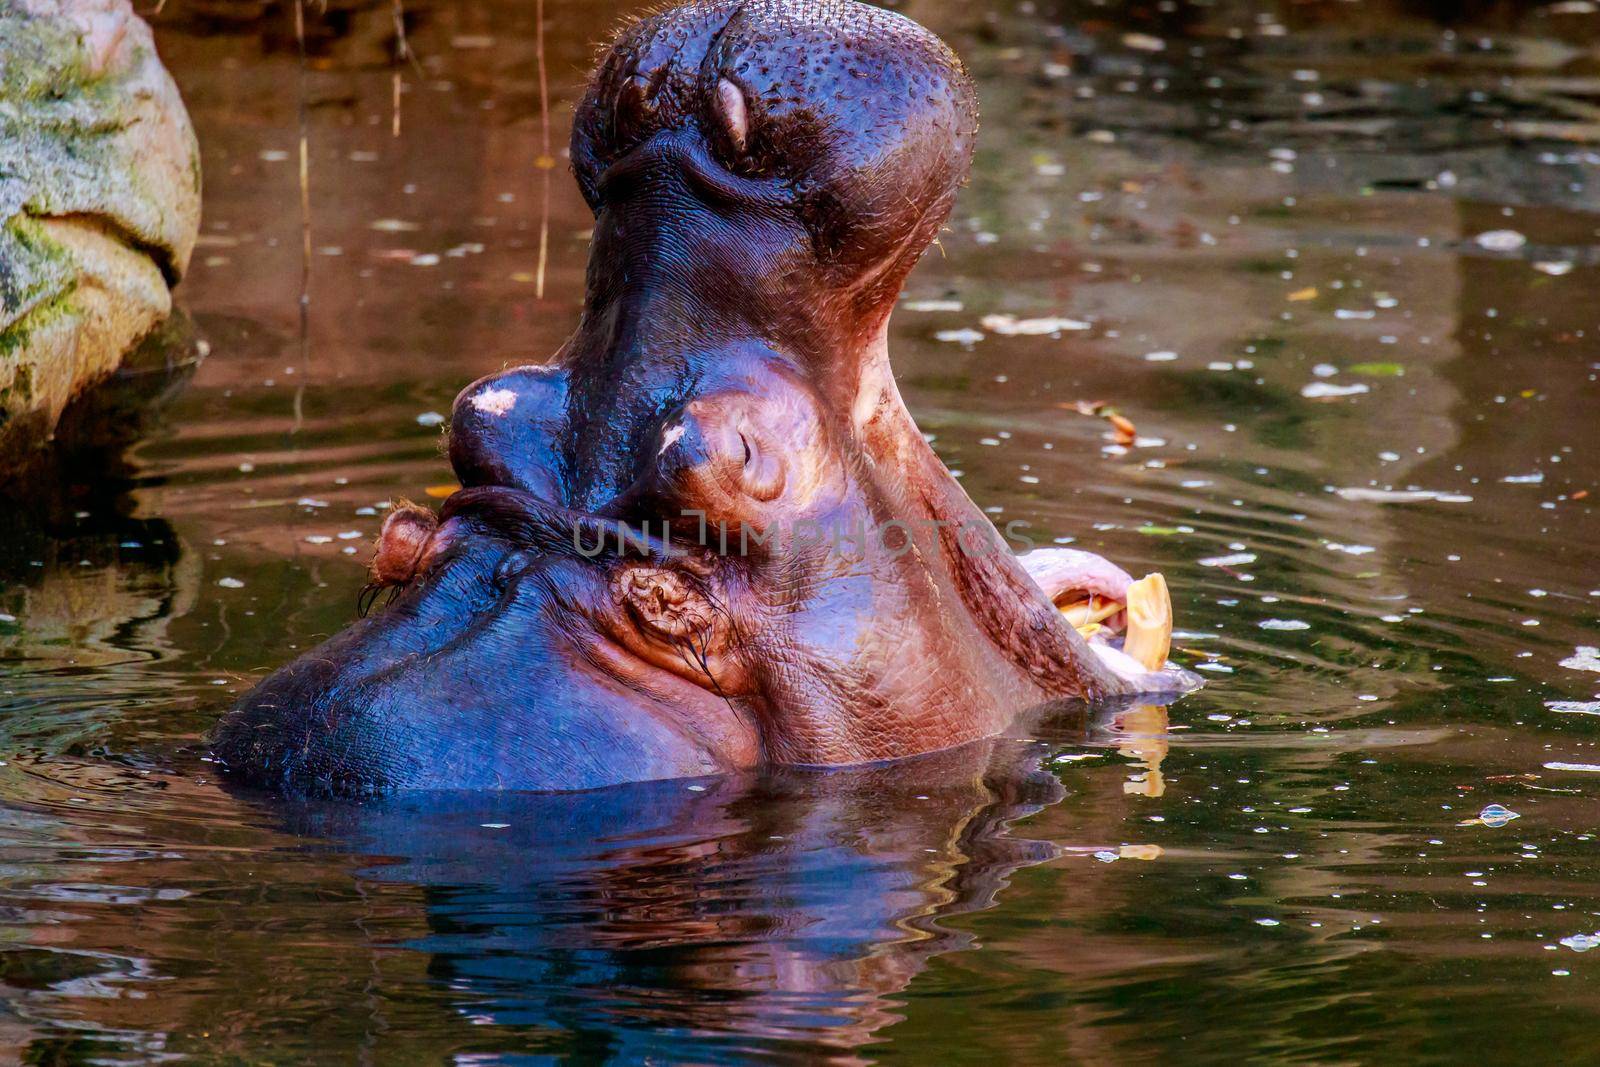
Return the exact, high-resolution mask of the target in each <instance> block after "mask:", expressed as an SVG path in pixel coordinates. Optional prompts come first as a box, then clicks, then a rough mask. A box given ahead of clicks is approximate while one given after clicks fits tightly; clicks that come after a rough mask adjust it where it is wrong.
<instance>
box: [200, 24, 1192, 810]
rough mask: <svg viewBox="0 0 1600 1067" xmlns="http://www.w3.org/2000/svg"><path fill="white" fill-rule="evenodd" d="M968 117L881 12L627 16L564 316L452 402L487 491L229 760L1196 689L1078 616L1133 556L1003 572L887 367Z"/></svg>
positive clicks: (402, 534)
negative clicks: (517, 359) (1066, 614)
mask: <svg viewBox="0 0 1600 1067" xmlns="http://www.w3.org/2000/svg"><path fill="white" fill-rule="evenodd" d="M976 127H977V119H976V108H975V102H974V96H973V90H972V86H971V83H970V82H969V81H968V79H967V76H966V74H965V72H964V71H963V70H962V68H961V66H960V63H959V61H958V60H957V59H956V57H955V56H954V55H953V54H952V53H951V51H950V50H949V49H948V48H947V47H946V46H945V45H944V44H943V43H942V42H941V41H939V40H938V38H936V37H934V36H933V35H932V34H930V33H928V32H927V31H925V30H923V29H922V28H921V27H919V26H917V25H916V24H915V23H913V22H910V21H909V20H907V19H905V18H904V17H902V16H899V15H896V14H893V13H890V12H886V11H882V10H879V9H876V8H871V7H868V6H866V5H864V4H858V3H853V2H849V0H739V2H733V0H724V2H702V3H694V4H689V5H686V6H682V7H678V8H674V9H672V10H668V11H666V12H664V13H661V14H657V15H654V16H652V17H649V18H646V19H644V20H642V21H639V22H637V23H635V24H633V25H632V26H630V27H628V28H626V29H625V30H623V31H622V33H621V35H620V36H619V37H618V39H617V40H616V42H615V43H614V44H613V45H612V46H611V48H610V49H609V50H608V51H607V52H606V53H605V55H604V56H603V57H602V59H601V61H600V65H599V69H598V71H597V73H596V75H595V76H594V80H593V83H592V85H591V86H590V88H589V90H588V92H587V94H586V95H585V97H584V99H583V101H582V103H581V104H580V105H579V108H578V112H577V115H576V119H575V123H574V128H573V135H572V160H573V168H574V171H575V172H576V175H577V179H578V182H579V185H580V186H581V187H582V190H583V194H584V196H585V197H586V199H587V200H588V202H589V205H590V207H591V208H592V210H593V211H594V214H595V230H594V244H593V252H592V255H591V257H590V262H589V272H588V282H587V295H586V298H585V304H584V310H583V316H582V319H581V321H580V323H579V325H578V329H577V332H576V333H575V334H574V336H573V337H572V339H571V340H570V341H569V342H568V343H567V344H566V346H565V347H564V348H563V349H562V351H561V352H560V353H559V354H558V356H557V357H556V359H555V361H554V363H553V365H551V366H547V367H521V368H517V369H513V370H508V371H504V372H501V373H499V374H495V375H491V376H489V377H487V378H484V379H481V380H480V381H478V382H475V383H473V384H472V385H469V386H468V387H467V388H466V389H465V390H464V391H463V392H462V394H461V396H460V397H459V398H458V399H457V401H456V404H455V410H454V414H453V417H452V421H451V437H450V458H451V462H452V463H453V465H454V467H455V470H456V474H457V476H458V478H459V479H460V481H461V484H462V486H463V488H462V490H461V491H459V492H457V493H456V494H455V495H454V496H452V497H451V498H450V499H449V500H448V501H447V502H446V504H445V506H444V508H443V510H442V513H441V514H440V515H439V516H438V517H435V516H434V515H433V514H432V513H431V512H429V511H426V510H425V509H421V508H411V507H407V508H402V509H399V510H397V511H396V512H394V513H392V514H391V515H390V516H389V518H388V519H387V520H386V521H385V524H384V529H383V533H382V535H381V536H380V541H379V546H378V553H377V558H376V559H375V561H374V574H375V577H376V579H377V580H378V581H379V582H380V583H383V584H388V585H393V586H395V587H396V588H397V589H398V590H399V592H398V596H397V598H396V599H395V600H394V601H393V602H392V603H391V604H390V606H389V607H388V608H387V609H385V610H384V611H382V612H381V613H379V614H378V615H376V616H374V617H371V618H367V619H364V620H362V621H360V622H358V623H356V624H355V625H353V626H351V627H350V628H349V629H347V630H345V631H343V632H342V633H340V634H338V635H336V636H335V637H333V638H332V639H331V640H329V641H327V642H326V643H324V644H323V645H321V646H320V647H318V648H316V649H315V650H313V651H311V652H309V653H307V654H306V655H304V656H302V657H301V658H300V659H298V660H296V661H294V662H293V663H291V664H289V665H288V666H286V667H284V668H282V669H281V670H279V671H278V672H277V673H275V674H273V675H272V676H271V677H269V678H268V679H266V680H265V681H264V682H263V683H262V684H261V685H260V686H258V687H257V688H256V689H254V690H253V691H252V692H250V693H249V694H247V695H246V696H245V697H244V698H243V699H242V700H241V701H240V702H239V704H238V705H237V706H236V707H235V708H233V709H232V710H231V711H230V712H229V713H228V715H227V716H226V718H225V719H224V721H223V722H222V724H221V726H220V727H219V730H218V733H217V735H216V738H215V739H214V741H215V744H214V749H215V752H216V754H217V756H218V757H219V758H220V759H221V760H222V761H223V763H224V765H225V766H226V767H227V768H228V769H229V771H230V772H231V773H232V774H234V775H235V776H237V777H238V778H240V779H242V780H244V781H246V782H250V783H255V784H260V785H266V786H270V787H273V788H277V789H281V790H284V791H287V792H293V793H313V794H361V793H369V792H375V791H385V790H391V789H463V788H465V789H479V788H512V789H540V790H543V789H550V790H558V789H583V788H590V787H595V786H602V785H608V784H614V783H619V782H626V781H643V780H650V779H662V778H679V777H689V776H695V775H705V774H715V773H724V772H728V771H733V770H738V769H742V768H749V767H753V766H758V765H762V764H805V765H845V764H854V763H864V762H870V761H876V760H884V759H893V758H898V757H904V756H909V755H913V754H916V753H921V752H927V751H931V750H936V749H943V748H948V747H951V746H955V745H959V744H963V743H966V742H970V741H974V740H977V739H979V738H984V737H991V736H994V735H996V734H997V733H999V732H1000V731H1001V730H1003V729H1004V728H1005V727H1006V725H1007V724H1008V723H1009V722H1011V721H1012V720H1013V718H1014V717H1015V716H1016V715H1017V713H1018V712H1020V711H1022V710H1024V709H1027V708H1030V707H1033V706H1036V705H1038V704H1040V703H1041V702H1044V701H1047V700H1051V699H1058V698H1062V697H1074V698H1085V699H1099V698H1105V697H1111V696H1118V695H1128V694H1134V693H1143V694H1168V695H1171V694H1175V693H1177V692H1181V691H1183V690H1184V689H1187V688H1189V687H1191V686H1192V685H1193V684H1194V682H1195V680H1194V678H1193V676H1192V675H1189V674H1187V673H1186V672H1183V671H1179V670H1175V669H1170V668H1169V669H1165V670H1157V671H1146V670H1145V669H1144V668H1143V667H1141V666H1139V665H1138V664H1137V663H1135V662H1134V661H1133V660H1132V659H1130V658H1129V657H1127V656H1125V655H1123V654H1121V653H1120V652H1118V651H1117V650H1116V649H1114V648H1111V647H1109V646H1107V645H1104V644H1101V645H1091V644H1090V643H1089V642H1087V641H1085V640H1084V639H1083V638H1082V637H1080V636H1079V634H1078V633H1077V631H1075V630H1074V629H1073V628H1072V626H1071V625H1069V624H1068V623H1067V622H1066V621H1065V620H1064V619H1063V618H1062V616H1061V614H1060V613H1059V612H1058V611H1057V610H1056V608H1055V603H1066V602H1068V601H1070V600H1074V599H1077V598H1079V597H1081V596H1083V595H1085V594H1090V593H1092V594H1095V595H1097V596H1101V597H1108V598H1110V599H1112V600H1117V599H1120V598H1123V597H1125V595H1126V588H1127V585H1128V582H1129V578H1128V576H1127V575H1126V574H1124V573H1123V572H1122V571H1121V570H1120V569H1118V568H1116V567H1115V566H1112V565H1111V564H1109V563H1107V562H1106V561H1104V560H1102V559H1099V558H1098V557H1094V556H1091V555H1088V554H1086V553H1078V552H1072V551H1069V550H1052V551H1045V552H1036V553H1032V554H1030V555H1029V556H1026V557H1022V558H1018V557H1017V556H1015V555H1013V554H1012V551H1011V550H1010V548H1009V547H1007V542H1006V540H1005V539H1004V538H1003V537H1001V536H1000V534H999V532H998V531H996V530H995V528H994V527H993V525H992V524H991V523H990V522H989V520H988V519H987V518H986V517H985V516H984V515H983V513H982V512H981V511H980V510H979V509H978V508H977V507H976V506H975V505H974V504H973V503H972V501H971V500H969V499H968V497H967V495H966V494H965V492H963V491H962V489H961V487H960V486H959V484H958V483H957V482H956V481H955V479H954V478H953V477H952V476H951V474H950V472H949V471H948V470H946V469H945V467H944V465H943V464H942V463H941V462H940V461H939V459H938V457H937V456H936V455H935V454H934V453H933V451H932V449H931V448H929V446H928V444H927V443H926V441H925V440H924V439H923V437H922V435H921V433H920V432H919V431H918V430H917V427H916V425H915V423H913V422H912V419H911V416H910V414H909V413H908V412H907V411H906V408H905V406H904V404H903V402H902V401H901V399H900V395H899V392H898V391H897V389H896V387H895V382H894V377H893V375H892V373H891V371H890V368H889V359H888V352H887V347H886V336H887V327H888V321H889V314H890V311H891V310H892V308H893V306H894V303H895V300H896V298H897V296H898V294H899V292H900V286H901V283H902V282H903V281H904V279H905V277H906V274H907V273H908V272H909V271H910V270H911V268H912V266H913V265H914V264H915V263H916V262H917V260H918V258H919V257H920V256H921V255H922V254H923V253H924V252H925V251H926V249H927V248H928V246H929V245H930V243H931V242H932V240H933V238H934V236H935V235H936V233H937V231H938V229H939V227H940V226H941V225H942V224H943V223H944V221H945V219H946V218H947V217H948V215H949V213H950V209H951V206H952V203H953V201H954V198H955V194H956V190H957V188H958V187H959V186H960V185H961V184H962V182H963V181H964V180H965V178H966V175H967V173H968V170H969V167H970V164H971V154H972V147H973V139H974V136H975V133H976ZM623 524H625V525H626V527H627V528H628V529H629V530H630V531H631V533H630V534H629V536H627V537H626V538H619V537H618V536H617V533H616V531H617V529H618V528H619V526H620V525H623ZM641 531H642V532H641ZM819 531H820V532H822V535H821V536H818V532H819Z"/></svg>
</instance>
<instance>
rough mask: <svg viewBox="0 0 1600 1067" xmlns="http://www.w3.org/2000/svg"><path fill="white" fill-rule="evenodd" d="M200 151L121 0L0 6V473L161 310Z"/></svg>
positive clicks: (44, 436)
mask: <svg viewBox="0 0 1600 1067" xmlns="http://www.w3.org/2000/svg"><path fill="white" fill-rule="evenodd" d="M199 216H200V168H199V152H198V146H197V144H196V142H195V138H194V131H193V129H192V128H191V127H190V124H189V118H188V115H187V114H186V113H185V111H184V108H183V102H182V100H181V99H180V98H179V96H178V90H177V87H176V86H175V85H174V84H173V82H172V79H171V78H170V77H169V76H168V75H167V72H166V71H165V70H164V69H163V68H162V67H161V64H160V61H159V60H158V58H157V56H156V52H155V46H154V43H153V41H152V39H151V36H150V29H149V27H148V26H146V25H145V23H144V22H142V21H141V20H140V19H139V18H137V17H136V16H135V15H134V13H133V9H132V7H131V6H130V5H129V4H128V2H127V0H0V478H4V477H5V476H7V475H8V474H13V473H16V472H17V471H20V470H21V469H23V468H24V467H26V466H27V463H26V459H27V457H28V455H29V453H30V452H33V451H34V450H36V449H37V448H39V447H40V446H41V445H42V444H44V443H45V442H47V441H48V440H49V439H50V436H51V434H52V433H53V432H54V430H55V426H56V423H57V420H58V419H59V418H60V415H61V412H62V410H63V409H64V408H65V407H66V406H67V404H68V403H69V402H70V401H71V400H72V399H73V398H74V397H76V396H79V395H80V394H82V393H83V392H84V391H85V390H87V389H89V388H90V387H92V386H93V385H95V384H96V383H98V382H100V381H102V380H104V379H105V378H106V377H108V376H109V375H110V374H111V373H112V372H113V371H114V370H116V368H117V367H118V365H119V364H120V363H121V361H122V359H123V356H124V354H125V353H127V352H128V351H129V350H130V349H132V348H133V347H134V346H135V345H136V344H137V343H138V342H139V340H140V339H141V338H143V337H144V336H145V335H146V334H148V333H149V332H150V331H151V329H152V328H153V327H155V326H156V325H157V324H158V323H160V322H161V321H162V320H163V319H165V318H166V316H167V315H168V314H169V313H170V312H171V310H172V297H171V289H170V287H171V286H172V285H174V284H176V282H177V281H178V279H179V278H180V277H181V276H182V274H183V271H184V269H185V268H186V267H187V266H188V261H189V254H190V252H191V251H192V249H193V247H194V241H195V236H196V233H197V230H198V227H199Z"/></svg>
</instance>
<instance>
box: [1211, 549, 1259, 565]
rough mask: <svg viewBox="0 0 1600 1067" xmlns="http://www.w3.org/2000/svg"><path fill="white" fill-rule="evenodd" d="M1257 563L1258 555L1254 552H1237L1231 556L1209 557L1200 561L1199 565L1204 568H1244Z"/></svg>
mask: <svg viewBox="0 0 1600 1067" xmlns="http://www.w3.org/2000/svg"><path fill="white" fill-rule="evenodd" d="M1255 561H1256V554H1255V553H1254V552H1235V553H1234V554H1233V555H1231V556H1209V557H1207V558H1205V559H1203V560H1200V561H1199V563H1200V566H1202V567H1242V566H1244V565H1245V564H1246V563H1254V562H1255Z"/></svg>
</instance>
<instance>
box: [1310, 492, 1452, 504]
mask: <svg viewBox="0 0 1600 1067" xmlns="http://www.w3.org/2000/svg"><path fill="white" fill-rule="evenodd" d="M1334 492H1335V493H1336V494H1337V495H1338V496H1339V498H1340V499H1341V500H1353V501H1362V502H1366V503H1371V504H1421V503H1426V502H1428V501H1434V502H1437V503H1440V504H1470V503H1472V498H1471V497H1470V496H1467V495H1465V494H1463V493H1445V492H1441V491H1439V490H1436V489H1360V488H1352V489H1335V490H1334Z"/></svg>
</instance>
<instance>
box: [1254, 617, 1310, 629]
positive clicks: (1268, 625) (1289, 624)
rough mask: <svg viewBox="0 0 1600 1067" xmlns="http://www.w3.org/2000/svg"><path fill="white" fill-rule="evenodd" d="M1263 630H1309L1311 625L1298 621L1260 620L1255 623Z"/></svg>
mask: <svg viewBox="0 0 1600 1067" xmlns="http://www.w3.org/2000/svg"><path fill="white" fill-rule="evenodd" d="M1256 625H1257V626H1259V627H1261V628H1262V629H1263V630H1309V629H1311V624H1310V623H1309V622H1303V621H1301V620H1300V619H1262V620H1261V621H1260V622H1258V623H1256Z"/></svg>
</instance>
